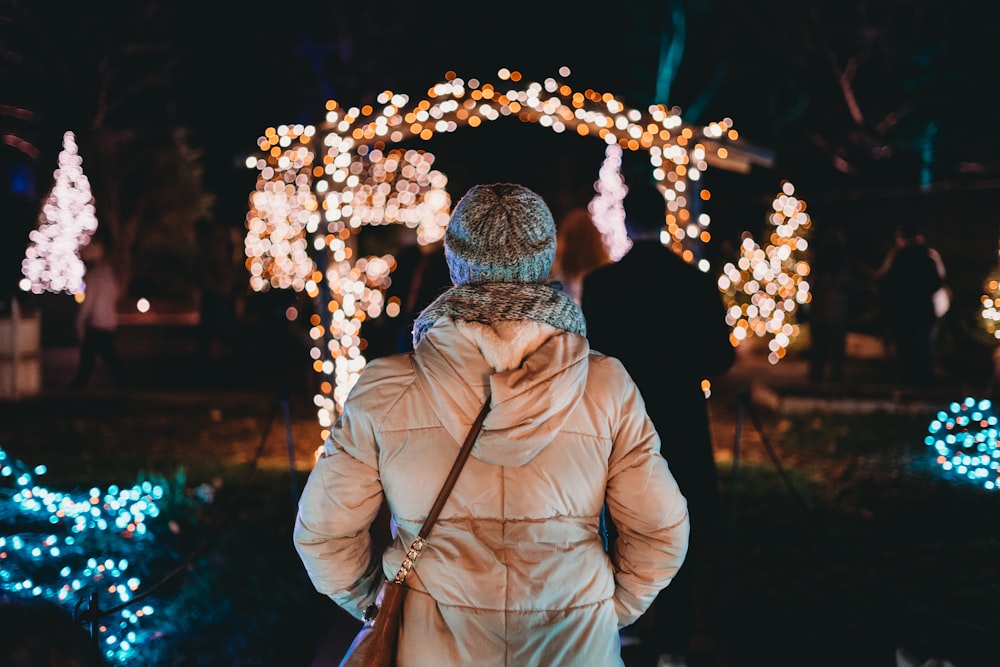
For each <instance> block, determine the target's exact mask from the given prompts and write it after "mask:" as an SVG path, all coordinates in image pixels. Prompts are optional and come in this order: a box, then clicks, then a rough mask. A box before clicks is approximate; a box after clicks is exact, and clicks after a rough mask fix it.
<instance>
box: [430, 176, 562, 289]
mask: <svg viewBox="0 0 1000 667" xmlns="http://www.w3.org/2000/svg"><path fill="white" fill-rule="evenodd" d="M444 251H445V258H446V259H447V261H448V269H449V273H450V274H451V281H452V282H453V283H454V284H455V285H466V284H472V285H478V284H482V283H541V282H544V281H545V280H546V279H547V278H548V275H549V270H550V269H551V267H552V262H553V261H554V260H555V256H556V224H555V221H554V220H553V219H552V212H551V211H550V210H549V207H548V206H547V205H546V204H545V201H544V200H543V199H542V198H541V197H540V196H538V195H537V194H535V193H534V192H532V191H531V190H529V189H528V188H526V187H524V186H523V185H517V184H514V183H493V184H490V185H475V186H473V187H472V188H471V189H469V191H468V192H466V193H465V195H464V196H463V197H462V199H461V200H460V201H459V202H458V205H457V206H455V209H454V211H453V212H452V215H451V221H450V222H449V223H448V229H447V231H446V232H445V237H444Z"/></svg>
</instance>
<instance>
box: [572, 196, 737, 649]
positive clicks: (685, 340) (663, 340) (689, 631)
mask: <svg viewBox="0 0 1000 667" xmlns="http://www.w3.org/2000/svg"><path fill="white" fill-rule="evenodd" d="M622 203H623V205H624V207H625V226H626V230H627V233H628V235H629V238H630V239H631V241H632V248H631V249H630V250H629V251H628V253H627V254H626V255H625V256H624V257H623V258H622V259H621V260H619V261H618V262H617V263H615V264H610V265H608V266H605V267H603V268H600V269H597V270H595V271H593V272H592V273H590V274H589V275H588V276H587V277H586V278H584V280H583V312H584V315H585V316H586V319H587V330H588V334H587V337H588V338H589V339H590V344H591V347H592V348H593V349H594V350H596V351H598V352H603V353H605V354H609V355H612V356H614V357H617V358H618V359H620V360H621V362H622V363H623V364H624V365H625V368H626V370H628V372H629V374H630V375H631V376H632V378H633V379H634V380H635V382H636V384H637V385H638V387H639V390H640V391H641V392H642V397H643V400H644V401H645V404H646V409H647V410H648V412H649V415H650V417H651V418H652V420H653V425H654V426H655V428H656V431H657V432H658V433H659V434H660V438H661V440H662V453H663V455H664V456H665V457H666V459H667V461H668V462H669V464H670V470H671V471H672V472H673V474H674V476H675V477H676V479H677V483H678V484H679V485H680V487H681V492H682V493H683V494H684V495H685V497H686V498H687V500H688V508H689V511H690V515H691V536H690V551H691V554H690V557H689V558H688V560H687V562H686V564H685V565H684V567H683V568H682V569H681V571H680V573H679V574H678V575H677V577H676V578H675V579H674V582H673V584H671V586H670V588H668V589H666V590H664V591H663V592H662V593H661V594H660V596H659V597H658V598H657V599H656V602H655V603H654V606H653V613H652V615H651V616H650V615H647V618H648V621H649V622H646V623H644V624H643V626H644V627H643V628H642V632H640V633H639V636H638V640H639V641H640V643H641V644H642V645H645V644H652V645H653V647H654V648H655V649H656V650H658V651H659V653H660V654H662V657H661V664H669V661H670V660H672V659H678V660H679V659H682V658H683V656H684V655H685V654H687V655H691V654H693V653H694V649H696V648H697V646H696V644H697V642H698V641H703V640H704V638H703V637H700V636H699V637H698V639H697V641H696V635H700V634H703V633H704V629H703V628H701V627H699V626H700V624H701V621H700V620H699V615H700V614H701V609H700V604H701V597H702V596H701V595H700V592H701V585H700V584H701V582H700V581H699V579H698V577H699V573H698V568H699V562H700V560H701V559H702V558H703V557H704V555H705V549H706V548H707V547H708V546H709V545H710V544H711V543H712V541H713V539H715V538H717V537H718V536H717V535H716V533H717V531H718V529H719V524H720V518H721V517H720V515H721V508H720V499H719V491H718V480H717V471H716V467H715V454H714V451H713V449H712V438H711V431H710V430H709V419H708V405H707V401H706V396H705V392H704V389H703V387H702V381H703V380H705V379H708V378H712V377H713V376H717V375H721V374H723V373H725V372H726V371H728V370H729V369H730V367H731V366H732V365H733V363H734V362H735V360H736V353H735V349H734V348H733V346H732V344H731V343H730V341H729V326H728V325H727V324H726V319H725V318H726V313H725V305H724V304H723V301H722V295H721V294H720V292H719V289H718V287H717V286H716V284H715V281H714V280H713V279H712V277H711V276H709V275H708V274H707V273H704V272H702V271H701V270H699V269H698V268H697V267H695V266H693V265H691V264H688V263H687V262H685V261H684V260H683V259H682V258H681V257H680V256H678V255H677V254H676V253H674V252H673V251H671V250H670V249H669V248H666V247H665V246H664V245H663V244H662V243H661V242H660V240H659V235H660V231H661V230H662V229H663V227H664V224H665V214H666V204H665V201H664V198H663V196H662V194H661V193H660V191H659V189H658V188H656V187H655V186H653V185H652V184H646V183H643V184H642V185H636V186H634V187H631V188H629V190H628V192H627V194H626V195H625V198H624V201H623V202H622ZM664 321H665V322H666V326H664ZM619 532H620V531H619ZM705 641H707V640H705ZM692 659H693V658H692Z"/></svg>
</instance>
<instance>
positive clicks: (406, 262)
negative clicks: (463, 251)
mask: <svg viewBox="0 0 1000 667" xmlns="http://www.w3.org/2000/svg"><path fill="white" fill-rule="evenodd" d="M396 261H397V268H396V271H394V272H393V274H392V285H391V286H390V287H389V290H388V291H387V292H386V296H387V297H391V296H397V297H398V298H399V300H400V313H399V323H398V333H397V335H396V337H395V348H394V349H393V352H409V351H410V350H412V349H413V321H414V320H415V319H416V318H417V315H419V314H420V311H422V310H423V309H424V308H426V307H427V306H428V305H430V303H431V302H432V301H434V299H436V298H437V297H439V296H441V293H442V292H444V291H445V290H446V289H448V288H449V287H451V279H450V277H449V275H448V264H447V262H446V261H445V257H444V242H443V241H440V240H439V241H434V242H433V243H427V244H425V245H417V244H416V243H413V244H412V245H409V246H406V247H405V248H404V249H403V251H402V252H401V253H400V254H399V257H397V258H396Z"/></svg>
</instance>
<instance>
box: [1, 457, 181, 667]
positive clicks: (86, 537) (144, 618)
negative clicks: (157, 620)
mask: <svg viewBox="0 0 1000 667" xmlns="http://www.w3.org/2000/svg"><path fill="white" fill-rule="evenodd" d="M45 472H46V468H45V466H44V465H38V466H35V467H29V466H28V465H26V464H25V463H23V462H21V461H18V460H15V459H11V458H10V456H9V455H8V454H7V452H6V451H5V450H4V449H3V448H2V447H0V498H3V499H4V501H5V502H4V503H3V505H2V508H3V509H2V510H0V517H2V519H3V520H2V521H0V526H2V530H0V563H2V564H3V566H2V567H0V591H6V592H8V593H11V594H13V595H17V596H23V597H30V598H45V599H50V600H54V601H56V602H57V603H60V604H69V603H71V602H73V600H74V599H78V598H81V597H83V596H84V595H85V594H87V593H88V591H89V590H90V589H92V588H93V587H98V588H99V589H100V590H101V591H105V592H107V593H109V594H111V595H112V596H113V603H112V604H113V605H118V604H121V603H125V602H129V601H130V600H132V599H133V597H134V596H135V594H136V591H138V590H139V587H140V585H141V579H140V576H139V575H140V574H141V570H142V567H141V564H142V563H143V562H144V560H143V559H135V560H134V561H131V560H129V559H128V558H125V557H123V556H121V555H120V554H118V555H112V552H113V551H118V552H121V553H128V552H134V553H139V552H140V551H144V550H146V549H148V548H149V546H148V542H149V541H150V540H152V539H153V538H152V534H151V533H150V532H149V531H148V530H147V523H148V522H149V520H151V519H155V518H157V517H158V516H159V515H160V506H159V502H160V501H161V500H162V499H163V496H164V489H163V487H162V486H161V485H158V484H153V483H152V482H149V481H144V482H142V483H139V484H136V485H134V486H132V487H129V488H124V487H118V486H116V485H112V486H109V487H108V488H107V489H106V490H104V491H101V490H100V489H97V488H92V489H90V490H89V491H88V492H86V493H82V494H81V493H66V492H61V491H54V490H51V489H48V488H45V487H44V486H41V485H39V484H38V481H37V480H38V478H39V477H41V476H42V475H44V474H45ZM136 564H138V567H137V565H136ZM109 606H110V605H109ZM153 613H154V608H153V606H152V605H151V604H145V605H142V606H141V607H136V608H129V609H124V610H122V611H121V612H120V613H119V615H118V616H115V617H108V619H107V620H106V622H103V623H102V624H101V630H100V645H101V646H102V647H103V654H104V657H105V658H106V659H107V660H108V661H110V662H114V663H126V662H127V661H129V660H130V659H131V658H133V657H135V653H136V647H137V646H139V645H141V644H142V643H143V642H145V641H148V640H150V639H153V638H155V637H158V636H160V633H159V632H158V631H157V630H156V628H155V627H154V623H151V622H150V620H149V619H150V616H152V615H153Z"/></svg>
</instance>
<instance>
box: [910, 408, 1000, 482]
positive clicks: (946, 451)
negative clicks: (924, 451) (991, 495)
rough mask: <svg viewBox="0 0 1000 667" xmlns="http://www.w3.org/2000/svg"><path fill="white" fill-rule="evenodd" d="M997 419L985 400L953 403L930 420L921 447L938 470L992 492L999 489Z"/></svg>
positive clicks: (999, 453) (999, 465)
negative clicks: (931, 456) (927, 449)
mask: <svg viewBox="0 0 1000 667" xmlns="http://www.w3.org/2000/svg"><path fill="white" fill-rule="evenodd" d="M997 432H998V431H997V417H996V414H994V412H993V404H992V403H991V402H990V400H989V399H978V400H977V399H975V398H972V397H971V396H969V397H966V398H965V399H963V400H962V401H960V402H959V401H955V402H953V403H951V404H950V405H949V406H948V409H947V410H941V411H940V412H938V413H937V416H936V417H935V418H934V419H933V420H931V423H930V425H929V426H928V429H927V433H928V434H927V436H926V437H925V438H924V444H926V445H927V446H928V447H931V448H933V450H934V459H935V461H936V463H937V464H938V465H940V466H941V468H942V469H943V470H945V471H947V472H949V473H952V474H954V475H957V476H958V477H961V478H964V479H967V480H970V481H973V482H976V483H977V484H982V485H983V486H984V487H985V488H986V489H989V490H995V489H997V488H998V486H1000V449H997Z"/></svg>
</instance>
